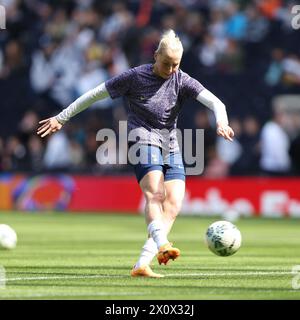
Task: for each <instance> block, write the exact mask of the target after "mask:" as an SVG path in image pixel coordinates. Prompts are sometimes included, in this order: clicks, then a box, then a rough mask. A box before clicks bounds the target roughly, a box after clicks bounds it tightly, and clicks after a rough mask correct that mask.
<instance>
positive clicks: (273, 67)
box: [265, 48, 284, 87]
mask: <svg viewBox="0 0 300 320" xmlns="http://www.w3.org/2000/svg"><path fill="white" fill-rule="evenodd" d="M283 57H284V52H283V50H282V49H280V48H274V49H273V50H272V52H271V61H270V64H269V66H268V69H267V72H266V74H265V82H266V84H267V85H269V86H271V87H273V86H277V85H278V84H279V83H280V82H281V80H282V74H283V66H282V61H283Z"/></svg>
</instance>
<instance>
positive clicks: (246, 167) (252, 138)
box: [230, 116, 260, 175]
mask: <svg viewBox="0 0 300 320" xmlns="http://www.w3.org/2000/svg"><path fill="white" fill-rule="evenodd" d="M242 129H243V130H242V132H241V134H240V136H238V140H239V142H240V144H241V145H242V152H241V154H240V156H239V157H238V158H237V160H236V161H235V162H234V163H233V165H232V167H231V170H230V173H231V174H232V175H255V174H258V173H259V158H260V148H259V138H260V137H259V132H260V126H259V122H258V120H257V119H256V117H254V116H247V117H246V118H245V119H244V120H243V122H242Z"/></svg>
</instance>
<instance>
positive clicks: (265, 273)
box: [6, 271, 292, 282]
mask: <svg viewBox="0 0 300 320" xmlns="http://www.w3.org/2000/svg"><path fill="white" fill-rule="evenodd" d="M271 275H292V272H291V271H245V272H234V271H233V272H199V273H171V274H166V275H165V276H166V277H178V276H179V277H227V276H271ZM127 277H129V275H128V276H127V275H78V276H77V275H74V276H70V275H66V276H51V275H50V276H38V277H16V278H7V279H6V282H13V281H34V280H71V279H102V278H127Z"/></svg>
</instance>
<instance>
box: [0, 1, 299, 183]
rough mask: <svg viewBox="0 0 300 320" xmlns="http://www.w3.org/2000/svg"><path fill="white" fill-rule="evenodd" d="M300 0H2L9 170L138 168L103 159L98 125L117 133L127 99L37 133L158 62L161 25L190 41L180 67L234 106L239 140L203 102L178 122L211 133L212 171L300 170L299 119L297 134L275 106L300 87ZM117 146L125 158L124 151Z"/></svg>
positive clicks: (0, 40) (1, 166)
mask: <svg viewBox="0 0 300 320" xmlns="http://www.w3.org/2000/svg"><path fill="white" fill-rule="evenodd" d="M295 4H296V3H295V2H293V1H283V0H256V1H248V0H236V1H234V0H141V1H136V0H127V1H112V0H101V1H96V0H60V1H59V0H51V1H50V0H48V1H47V0H5V1H3V6H4V7H5V9H6V29H5V30H0V96H1V108H0V173H1V172H20V171H21V172H33V173H39V172H44V171H45V170H47V171H49V170H50V171H51V170H68V171H70V172H83V173H91V172H92V173H106V172H108V173H118V174H120V173H123V172H125V173H127V172H128V171H129V172H130V168H128V167H127V166H124V165H117V166H110V165H99V164H98V163H97V161H96V154H97V149H98V147H99V145H100V142H99V141H97V139H96V134H97V132H98V130H100V129H102V128H111V129H113V130H115V132H116V134H118V124H119V121H120V120H126V111H125V110H126V108H125V106H124V103H125V102H124V101H123V100H122V99H117V100H114V101H113V100H111V99H106V100H103V101H101V102H97V103H95V104H94V105H93V106H92V107H90V108H89V109H87V110H86V111H85V112H83V113H81V114H79V115H77V116H76V117H75V118H74V119H72V121H70V122H69V123H68V124H66V125H65V127H64V130H62V131H60V132H59V133H57V134H55V135H53V136H51V137H50V138H48V139H47V140H41V138H40V137H38V136H37V135H36V129H37V127H38V121H39V120H40V119H42V118H45V117H50V116H52V115H54V114H57V113H58V112H59V111H61V110H62V109H63V108H65V107H67V106H68V105H69V104H70V103H71V102H72V101H74V100H75V99H76V98H77V97H79V96H80V95H82V94H83V93H85V92H86V91H88V90H89V89H91V88H94V87H95V86H97V85H98V84H100V83H102V82H103V81H105V80H107V79H109V78H110V77H112V76H114V75H117V74H119V73H121V72H122V71H125V70H127V69H128V68H130V67H134V66H137V65H139V64H143V63H150V62H152V61H153V53H154V50H155V49H156V47H157V44H158V41H159V38H160V35H161V32H162V31H163V30H166V29H169V28H172V29H174V30H175V31H176V33H177V34H178V35H179V37H180V38H181V40H182V42H183V46H184V56H183V59H182V64H181V68H182V69H183V70H184V71H185V72H187V73H189V74H190V75H191V76H193V77H195V78H196V79H198V80H199V81H200V82H201V83H202V84H203V85H204V86H206V87H207V88H208V89H209V90H211V91H212V92H213V93H214V94H216V95H217V96H218V97H219V98H220V99H221V100H222V101H223V102H224V103H225V104H226V106H227V111H228V115H229V118H230V123H231V125H232V127H233V128H234V130H235V133H236V138H235V140H234V142H233V143H229V142H226V141H224V140H222V139H219V138H217V137H216V134H215V128H214V118H213V115H212V113H211V111H208V110H207V109H206V108H205V107H203V106H201V105H200V104H199V103H198V102H195V101H193V100H190V101H188V103H186V105H185V107H184V108H183V110H182V113H181V115H180V117H179V122H178V127H179V128H192V129H197V128H201V129H205V137H204V139H205V170H204V173H203V174H204V175H205V176H207V177H221V176H227V175H257V174H268V175H273V174H284V175H291V174H299V173H300V169H299V167H298V168H297V166H299V163H300V161H299V158H300V155H299V153H300V147H299V132H300V121H297V119H298V118H297V117H294V119H295V121H294V122H295V123H294V127H293V128H294V130H289V128H290V127H289V124H288V125H286V123H283V122H284V121H283V120H282V118H284V116H282V114H281V113H280V112H278V110H273V109H272V99H273V97H274V96H276V95H280V94H300V30H295V29H293V27H292V24H291V20H292V17H293V16H292V13H291V8H292V6H293V5H295ZM299 108H300V103H299ZM274 141H275V142H274ZM274 143H275V144H274ZM274 145H276V151H277V152H274ZM117 152H118V153H119V156H120V157H124V154H123V150H117ZM276 157H278V161H277V160H276V159H277V158H276ZM270 158H271V160H270ZM274 159H275V160H274Z"/></svg>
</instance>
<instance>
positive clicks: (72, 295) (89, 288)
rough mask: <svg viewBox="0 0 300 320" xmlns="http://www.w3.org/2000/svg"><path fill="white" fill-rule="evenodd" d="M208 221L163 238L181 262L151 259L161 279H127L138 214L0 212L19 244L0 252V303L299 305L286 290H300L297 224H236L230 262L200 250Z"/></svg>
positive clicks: (140, 223)
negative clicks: (238, 242) (238, 239)
mask: <svg viewBox="0 0 300 320" xmlns="http://www.w3.org/2000/svg"><path fill="white" fill-rule="evenodd" d="M216 220H219V218H216V217H211V218H200V217H195V216H179V217H178V218H177V220H176V223H175V225H174V228H173V230H172V233H171V234H170V236H169V240H170V241H173V242H174V244H176V246H178V247H179V248H180V249H181V253H182V255H181V257H180V258H179V259H178V260H176V261H174V262H173V261H171V262H170V264H169V265H167V266H159V265H158V264H157V262H156V261H154V263H153V269H154V270H155V271H156V272H160V273H163V274H165V275H166V277H165V278H163V279H146V278H131V277H130V276H129V273H130V270H131V268H132V266H133V264H134V262H135V261H136V258H137V257H138V255H139V253H140V249H141V247H142V245H143V243H144V241H145V237H146V226H145V223H144V218H143V217H142V216H133V215H124V214H123V215H117V214H69V213H41V214H30V213H26V214H25V213H15V212H13V213H3V212H1V213H0V223H6V224H9V225H11V226H12V227H13V228H14V229H15V230H16V231H17V233H18V237H19V239H18V240H19V242H18V245H17V248H16V249H14V250H11V251H7V250H0V266H1V267H2V270H3V268H4V270H5V278H4V279H5V280H3V279H2V286H1V288H0V299H105V300H108V299H109V300H110V299H113V300H126V299H130V300H139V299H143V300H156V299H161V300H167V299H168V300H177V299H184V300H185V299H188V300H206V299H247V300H250V299H300V289H297V288H294V289H293V286H292V283H294V285H295V284H296V286H299V287H300V279H298V277H297V275H294V274H293V273H292V268H293V267H294V266H296V265H300V250H299V248H300V232H299V220H296V219H262V218H247V219H246V218H243V219H240V220H238V221H237V222H236V225H237V226H238V228H239V229H240V231H241V233H242V236H243V244H242V247H241V248H240V250H239V251H238V252H237V253H236V254H235V255H233V256H231V257H218V256H215V255H214V254H213V253H211V252H210V251H209V250H208V249H207V248H206V246H205V244H204V240H203V239H204V233H205V230H206V228H207V227H208V225H209V224H210V223H212V222H214V221H216ZM299 272H300V271H299ZM2 277H3V275H2ZM299 278H300V277H299Z"/></svg>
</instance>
